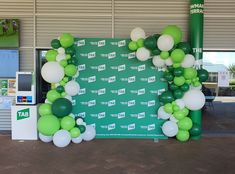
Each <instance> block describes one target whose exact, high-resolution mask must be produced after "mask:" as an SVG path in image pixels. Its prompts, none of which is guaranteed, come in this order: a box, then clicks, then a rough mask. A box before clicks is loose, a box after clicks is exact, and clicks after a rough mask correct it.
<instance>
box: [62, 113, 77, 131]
mask: <svg viewBox="0 0 235 174" xmlns="http://www.w3.org/2000/svg"><path fill="white" fill-rule="evenodd" d="M60 124H61V127H62V129H65V130H67V131H70V130H71V129H72V128H73V127H74V126H75V124H76V123H75V120H74V118H72V117H70V116H66V117H64V118H62V120H61V123H60Z"/></svg>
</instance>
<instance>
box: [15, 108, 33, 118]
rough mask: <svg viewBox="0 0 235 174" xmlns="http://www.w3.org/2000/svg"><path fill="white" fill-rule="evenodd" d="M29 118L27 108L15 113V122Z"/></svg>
mask: <svg viewBox="0 0 235 174" xmlns="http://www.w3.org/2000/svg"><path fill="white" fill-rule="evenodd" d="M29 117H30V113H29V108H27V109H22V110H19V111H17V120H23V119H26V118H29Z"/></svg>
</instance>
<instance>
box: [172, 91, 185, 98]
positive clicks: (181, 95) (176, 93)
mask: <svg viewBox="0 0 235 174" xmlns="http://www.w3.org/2000/svg"><path fill="white" fill-rule="evenodd" d="M173 94H174V97H175V99H180V98H182V97H183V95H184V92H183V91H182V90H181V89H176V90H175V91H174V92H173Z"/></svg>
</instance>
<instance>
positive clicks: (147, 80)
mask: <svg viewBox="0 0 235 174" xmlns="http://www.w3.org/2000/svg"><path fill="white" fill-rule="evenodd" d="M140 81H142V82H147V83H153V82H156V77H155V76H151V77H147V78H140Z"/></svg>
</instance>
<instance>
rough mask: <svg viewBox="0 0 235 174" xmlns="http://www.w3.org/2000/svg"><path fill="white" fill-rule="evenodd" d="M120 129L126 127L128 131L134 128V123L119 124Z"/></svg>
mask: <svg viewBox="0 0 235 174" xmlns="http://www.w3.org/2000/svg"><path fill="white" fill-rule="evenodd" d="M120 127H121V128H122V129H127V130H128V131H131V130H135V123H132V124H128V125H121V126H120Z"/></svg>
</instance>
